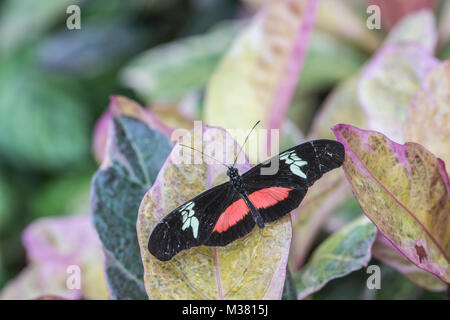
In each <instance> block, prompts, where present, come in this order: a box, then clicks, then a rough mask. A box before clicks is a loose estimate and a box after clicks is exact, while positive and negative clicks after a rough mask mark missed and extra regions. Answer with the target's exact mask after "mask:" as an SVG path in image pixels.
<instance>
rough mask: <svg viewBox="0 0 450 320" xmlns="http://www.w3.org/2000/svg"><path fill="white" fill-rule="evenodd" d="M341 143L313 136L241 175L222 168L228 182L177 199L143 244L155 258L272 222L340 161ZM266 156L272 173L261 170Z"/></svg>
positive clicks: (221, 240) (229, 238)
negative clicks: (274, 167)
mask: <svg viewBox="0 0 450 320" xmlns="http://www.w3.org/2000/svg"><path fill="white" fill-rule="evenodd" d="M344 157H345V153H344V148H343V146H342V144H340V143H339V142H337V141H332V140H315V141H310V142H307V143H303V144H300V145H298V146H295V147H293V148H290V149H288V150H286V151H284V152H282V153H281V154H279V155H277V156H275V157H272V158H271V159H269V160H268V161H266V162H264V163H261V164H259V165H257V166H255V167H253V168H251V169H250V170H248V171H247V172H245V173H243V174H242V175H240V174H239V171H238V169H237V168H235V167H233V166H230V167H228V170H227V175H228V177H229V181H228V182H225V183H223V184H221V185H218V186H215V187H213V188H211V189H209V190H207V191H205V192H203V193H201V194H200V195H198V196H197V197H195V198H193V199H191V200H190V201H188V202H186V203H184V204H182V205H181V206H179V207H178V208H176V209H174V210H173V211H172V212H170V213H169V214H168V215H167V216H165V217H164V218H163V219H162V220H161V221H160V222H159V223H158V224H157V225H156V226H155V227H154V229H153V231H152V233H151V235H150V238H149V242H148V249H149V251H150V253H152V254H153V255H154V256H155V257H156V258H158V259H159V260H161V261H167V260H170V259H171V258H172V257H173V256H174V255H175V254H177V253H178V252H180V251H182V250H185V249H189V248H191V247H195V246H200V245H207V246H225V245H227V244H229V243H230V242H232V241H234V240H236V239H238V238H241V237H243V236H245V235H246V234H248V233H249V232H251V231H252V230H253V228H254V227H255V225H257V226H258V227H259V228H264V226H265V224H267V223H270V222H273V221H276V220H278V219H280V218H281V217H283V216H285V215H286V214H288V213H289V212H291V211H292V210H294V209H295V208H297V207H298V206H299V205H300V202H301V201H302V199H303V198H304V196H305V195H306V192H307V190H308V188H309V187H310V186H311V185H312V184H313V183H314V182H315V181H316V180H317V179H319V178H320V177H321V176H322V175H323V174H324V173H326V172H328V171H330V170H332V169H335V168H338V167H339V166H341V165H342V163H343V161H344ZM272 161H279V168H278V170H277V171H276V172H275V173H272V174H264V170H265V169H268V168H269V167H270V165H271V163H272Z"/></svg>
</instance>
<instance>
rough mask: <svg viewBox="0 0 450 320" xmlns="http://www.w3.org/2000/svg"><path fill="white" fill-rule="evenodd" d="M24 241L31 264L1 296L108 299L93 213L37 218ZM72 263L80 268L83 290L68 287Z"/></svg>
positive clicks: (30, 226)
mask: <svg viewBox="0 0 450 320" xmlns="http://www.w3.org/2000/svg"><path fill="white" fill-rule="evenodd" d="M22 240H23V244H24V247H25V250H26V253H27V257H28V260H29V263H30V265H29V266H28V267H26V268H25V269H24V270H23V271H22V272H21V274H20V275H19V276H18V277H17V278H16V279H14V280H12V281H11V283H10V284H8V285H7V286H6V288H5V289H4V290H3V292H2V298H5V299H33V298H36V297H39V296H42V295H56V296H61V297H64V298H67V299H78V298H80V297H83V298H85V299H106V298H108V293H107V289H106V282H105V277H104V275H103V263H102V253H101V245H100V241H99V239H98V236H97V234H96V232H95V230H94V227H93V225H92V220H91V216H90V215H87V214H83V215H76V216H69V217H62V218H43V219H40V220H37V221H35V222H33V223H32V224H31V225H29V226H28V227H27V228H26V229H25V231H24V232H23V236H22ZM71 266H76V267H79V268H80V275H81V288H80V289H76V288H75V289H69V288H68V287H67V279H68V276H70V274H69V273H68V270H71V269H70V267H71ZM70 272H72V271H70Z"/></svg>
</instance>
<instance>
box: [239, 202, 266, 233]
mask: <svg viewBox="0 0 450 320" xmlns="http://www.w3.org/2000/svg"><path fill="white" fill-rule="evenodd" d="M242 197H243V198H244V201H245V203H246V204H247V206H248V208H249V209H250V213H251V214H252V218H253V220H254V221H255V223H256V225H257V226H258V227H260V228H261V229H262V228H264V220H263V218H262V216H261V214H260V213H259V211H258V209H256V208H255V206H254V205H253V203H252V202H251V201H250V199H249V198H248V196H247V195H246V194H243V195H242Z"/></svg>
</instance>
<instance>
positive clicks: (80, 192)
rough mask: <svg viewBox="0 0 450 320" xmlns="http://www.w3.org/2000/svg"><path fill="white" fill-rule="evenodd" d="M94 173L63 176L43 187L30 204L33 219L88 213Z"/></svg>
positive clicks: (37, 191)
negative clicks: (90, 187)
mask: <svg viewBox="0 0 450 320" xmlns="http://www.w3.org/2000/svg"><path fill="white" fill-rule="evenodd" d="M92 173H93V171H89V172H88V173H87V174H82V175H81V174H77V175H74V174H71V175H63V176H61V177H58V178H56V179H52V180H50V181H49V182H47V183H45V184H43V185H41V186H40V187H39V189H38V190H36V193H35V194H33V196H32V197H31V199H30V202H29V203H30V209H31V211H32V213H33V217H44V216H57V215H64V214H74V213H84V212H88V211H89V186H90V183H91V180H92Z"/></svg>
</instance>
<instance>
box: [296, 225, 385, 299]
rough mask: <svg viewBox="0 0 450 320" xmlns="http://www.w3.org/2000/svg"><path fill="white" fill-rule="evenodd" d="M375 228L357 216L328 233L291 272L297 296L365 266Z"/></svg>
mask: <svg viewBox="0 0 450 320" xmlns="http://www.w3.org/2000/svg"><path fill="white" fill-rule="evenodd" d="M376 234H377V229H376V228H375V226H374V225H373V224H372V223H371V222H370V220H368V219H367V218H366V217H361V218H359V219H357V220H355V221H353V222H351V223H350V224H348V225H347V226H345V227H344V228H342V229H341V230H340V231H338V232H337V233H335V234H333V235H332V236H330V237H329V238H328V239H327V240H325V241H324V242H323V243H322V244H321V245H320V246H319V247H318V248H317V249H316V251H314V253H313V255H312V257H311V259H310V260H309V261H308V263H307V264H306V265H305V266H304V267H303V268H302V269H301V271H300V272H298V273H297V274H296V275H295V276H294V279H295V282H296V286H297V291H298V298H299V299H303V298H305V297H307V296H309V295H310V294H312V293H314V292H316V291H318V290H320V289H321V288H322V287H323V286H324V285H325V284H326V283H327V282H329V281H330V280H332V279H335V278H340V277H343V276H345V275H347V274H349V273H351V272H353V271H355V270H358V269H360V268H362V267H364V266H367V264H368V262H369V261H370V258H371V251H370V250H371V247H372V244H373V242H374V240H375V237H376Z"/></svg>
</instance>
